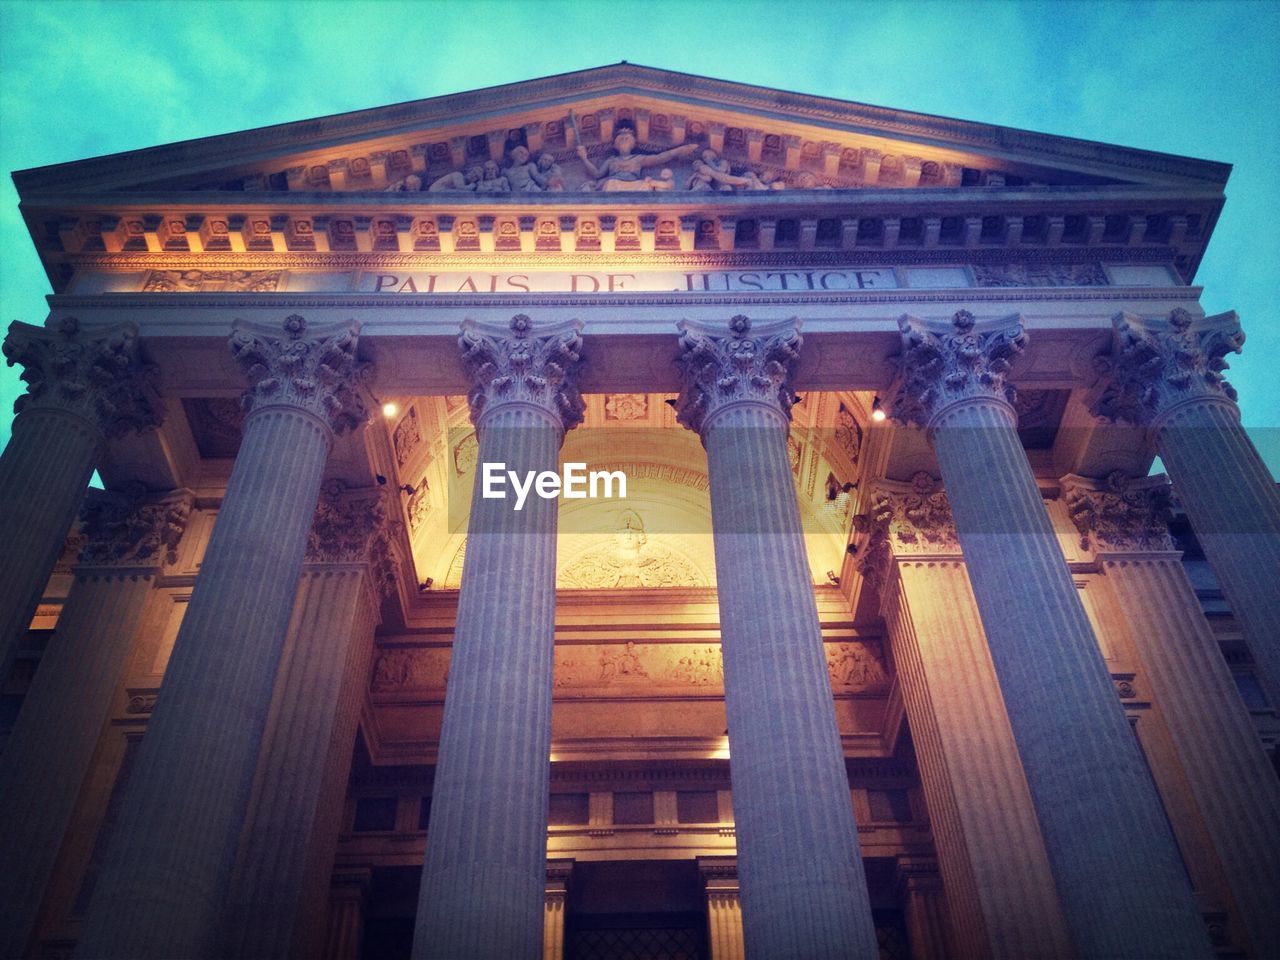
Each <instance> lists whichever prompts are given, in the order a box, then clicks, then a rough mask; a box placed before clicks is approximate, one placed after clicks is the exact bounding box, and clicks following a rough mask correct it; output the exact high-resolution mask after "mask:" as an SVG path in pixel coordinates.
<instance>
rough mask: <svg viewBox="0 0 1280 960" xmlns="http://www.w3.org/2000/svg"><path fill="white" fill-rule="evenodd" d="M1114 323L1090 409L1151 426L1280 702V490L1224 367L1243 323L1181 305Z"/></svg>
mask: <svg viewBox="0 0 1280 960" xmlns="http://www.w3.org/2000/svg"><path fill="white" fill-rule="evenodd" d="M1112 326H1113V330H1114V337H1113V343H1112V348H1111V354H1110V355H1109V356H1107V357H1100V358H1099V365H1100V366H1101V367H1102V368H1103V370H1104V377H1103V379H1102V381H1101V384H1100V387H1101V389H1100V391H1099V392H1098V393H1097V395H1096V397H1095V402H1094V404H1093V412H1094V413H1095V414H1097V415H1099V416H1101V417H1103V418H1105V419H1108V420H1112V421H1121V422H1125V423H1129V424H1132V425H1135V427H1140V428H1149V430H1150V433H1151V434H1152V435H1153V436H1154V440H1155V445H1156V449H1157V451H1158V452H1159V454H1160V458H1161V459H1162V460H1163V461H1164V464H1165V467H1166V469H1167V470H1168V471H1169V476H1170V477H1171V478H1172V479H1173V483H1174V487H1175V488H1176V490H1177V492H1178V497H1179V499H1181V501H1182V503H1183V505H1184V506H1185V507H1186V511H1187V517H1188V518H1189V519H1190V521H1191V526H1192V528H1193V529H1194V530H1195V532H1196V536H1197V537H1198V538H1199V540H1200V544H1201V546H1202V547H1203V548H1204V552H1205V556H1206V557H1207V558H1208V560H1209V564H1210V565H1211V566H1212V567H1213V571H1214V573H1215V574H1216V575H1217V577H1218V581H1219V583H1221V585H1222V591H1223V593H1224V594H1225V595H1226V598H1227V602H1228V603H1229V604H1230V605H1231V611H1232V613H1234V614H1235V616H1236V618H1237V619H1238V620H1239V621H1240V624H1241V626H1242V627H1243V628H1244V633H1245V638H1246V639H1247V640H1248V643H1249V649H1250V651H1251V652H1252V654H1253V659H1254V662H1255V663H1256V664H1257V669H1258V674H1259V678H1260V679H1261V681H1262V684H1263V686H1264V687H1265V688H1266V689H1267V692H1268V694H1269V696H1270V700H1271V703H1272V704H1276V705H1280V590H1277V589H1276V584H1277V583H1280V490H1277V488H1276V483H1275V479H1274V478H1273V477H1272V476H1271V473H1270V471H1269V470H1268V469H1267V466H1266V464H1265V463H1263V462H1262V458H1261V457H1260V456H1258V451H1257V450H1255V449H1254V447H1253V444H1252V443H1250V441H1249V437H1248V436H1247V435H1246V433H1245V432H1244V428H1243V427H1241V425H1240V412H1239V410H1238V408H1237V407H1236V405H1235V399H1236V392H1235V390H1234V389H1233V388H1232V386H1231V385H1230V384H1229V383H1227V381H1226V379H1225V377H1224V376H1223V373H1222V371H1223V370H1225V369H1226V368H1227V363H1226V359H1225V358H1226V356H1227V355H1228V354H1230V353H1239V352H1240V350H1241V348H1242V347H1243V345H1244V333H1243V332H1242V331H1241V329H1240V320H1239V318H1238V317H1237V316H1236V314H1235V313H1234V312H1228V313H1223V314H1219V315H1217V316H1213V317H1202V318H1195V317H1193V316H1192V315H1191V314H1190V313H1188V312H1187V311H1186V310H1182V309H1178V310H1174V311H1173V312H1172V313H1171V314H1169V316H1168V318H1167V319H1166V318H1161V319H1148V318H1144V317H1138V316H1134V315H1132V314H1126V313H1121V314H1117V315H1116V316H1115V317H1113V318H1112ZM1135 432H1137V431H1135ZM1138 442H1140V441H1138Z"/></svg>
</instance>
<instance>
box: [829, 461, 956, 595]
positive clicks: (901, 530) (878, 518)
mask: <svg viewBox="0 0 1280 960" xmlns="http://www.w3.org/2000/svg"><path fill="white" fill-rule="evenodd" d="M853 523H854V529H855V530H857V532H858V533H860V534H863V535H865V536H866V538H867V539H866V543H865V545H864V546H863V548H862V551H861V553H862V556H861V558H860V559H859V561H858V570H859V572H860V573H861V574H862V575H863V577H865V578H866V580H867V581H868V582H869V583H871V584H872V585H873V586H875V587H876V588H877V589H881V588H883V586H884V585H885V584H886V583H887V582H888V579H889V577H888V574H889V569H890V566H891V564H892V563H893V561H894V560H895V559H899V558H911V557H932V556H946V557H950V558H958V557H959V556H960V539H959V537H958V536H957V535H956V524H955V519H954V518H953V517H952V515H951V504H950V502H949V501H948V499H947V494H946V491H945V490H943V489H942V481H941V480H939V479H937V478H936V477H933V476H931V475H930V474H928V473H925V472H924V471H923V470H922V471H920V472H918V473H916V474H914V475H913V476H912V478H911V482H910V483H909V484H906V483H897V482H894V481H890V480H880V481H877V483H876V485H875V487H874V488H873V489H872V491H871V504H870V507H869V508H868V509H867V511H866V512H865V513H860V514H857V515H856V516H855V517H854V518H853Z"/></svg>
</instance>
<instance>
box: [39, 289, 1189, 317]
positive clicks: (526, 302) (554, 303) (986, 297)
mask: <svg viewBox="0 0 1280 960" xmlns="http://www.w3.org/2000/svg"><path fill="white" fill-rule="evenodd" d="M1200 291H1201V288H1200V287H965V288H959V289H951V290H923V289H917V288H908V289H905V290H882V291H876V292H872V291H856V292H843V293H817V292H814V293H812V294H806V296H805V298H804V301H803V302H804V303H805V304H809V305H817V304H822V305H833V304H845V303H847V304H860V305H865V304H876V303H888V304H903V303H946V304H953V303H955V302H957V301H959V300H963V301H965V302H973V303H1025V302H1027V301H1035V302H1046V303H1050V302H1068V301H1070V302H1081V301H1100V302H1115V301H1119V300H1124V301H1154V302H1164V301H1168V300H1185V301H1188V302H1190V303H1195V302H1196V301H1197V300H1198V299H1199V296H1200ZM48 299H49V306H50V308H51V309H52V310H53V311H54V312H58V311H63V310H73V309H88V308H103V309H147V308H157V309H172V308H174V307H181V308H183V309H187V308H191V307H199V308H212V309H221V310H227V311H232V312H234V311H236V310H245V309H252V308H256V307H261V308H266V309H271V310H281V309H288V308H291V307H298V308H325V307H332V308H335V309H339V310H356V309H359V310H370V309H371V310H379V309H393V310H397V311H403V310H405V309H410V310H416V309H428V308H432V307H440V308H469V309H472V310H474V309H476V308H477V307H485V308H489V307H493V308H502V309H508V308H516V309H519V308H521V307H530V308H536V309H543V308H546V307H573V308H583V309H592V308H600V307H626V308H634V307H679V308H682V309H686V310H687V309H689V308H702V307H707V306H724V307H732V308H737V307H741V306H744V305H759V306H779V307H786V308H789V309H790V310H791V312H793V313H794V312H795V309H796V306H797V299H796V296H795V294H794V293H785V292H781V293H777V294H754V295H746V294H729V295H724V296H721V295H716V294H706V293H686V294H651V293H614V294H584V295H576V296H575V295H573V294H504V293H492V294H484V295H483V296H482V297H477V296H475V295H458V296H451V295H446V294H433V295H430V296H414V295H412V294H383V295H380V296H370V295H368V294H339V295H335V294H301V293H297V294H290V293H280V294H270V295H267V296H262V295H246V294H237V293H229V294H223V295H218V296H214V295H205V294H192V293H170V294H163V293H161V294H155V293H152V294H141V293H136V294H134V293H113V294H97V295H93V296H75V295H71V294H61V295H54V296H50V297H49V298H48ZM367 319H369V320H376V318H375V317H369V318H367ZM88 322H89V321H88V320H86V325H87V324H88Z"/></svg>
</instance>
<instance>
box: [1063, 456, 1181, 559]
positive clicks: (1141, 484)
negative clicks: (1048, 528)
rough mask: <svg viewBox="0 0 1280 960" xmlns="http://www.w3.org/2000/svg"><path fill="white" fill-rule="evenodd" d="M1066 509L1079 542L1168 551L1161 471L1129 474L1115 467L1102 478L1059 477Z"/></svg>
mask: <svg viewBox="0 0 1280 960" xmlns="http://www.w3.org/2000/svg"><path fill="white" fill-rule="evenodd" d="M1062 497H1063V500H1064V501H1065V502H1066V505H1067V514H1068V515H1069V516H1070V517H1071V522H1072V523H1074V524H1075V526H1076V529H1077V530H1078V531H1079V532H1080V548H1081V549H1082V550H1089V549H1092V550H1094V551H1096V552H1098V553H1123V552H1141V553H1146V552H1167V551H1170V550H1174V549H1176V547H1175V546H1174V543H1173V538H1172V537H1170V536H1169V521H1170V520H1171V519H1172V517H1173V509H1172V501H1173V495H1172V490H1171V488H1170V486H1169V483H1168V481H1167V480H1165V478H1164V477H1143V478H1130V477H1128V476H1126V475H1125V474H1124V473H1122V472H1120V471H1119V470H1117V471H1114V472H1113V473H1111V474H1109V475H1108V476H1107V477H1106V479H1105V480H1101V481H1098V480H1089V479H1086V478H1085V477H1077V476H1067V477H1063V479H1062Z"/></svg>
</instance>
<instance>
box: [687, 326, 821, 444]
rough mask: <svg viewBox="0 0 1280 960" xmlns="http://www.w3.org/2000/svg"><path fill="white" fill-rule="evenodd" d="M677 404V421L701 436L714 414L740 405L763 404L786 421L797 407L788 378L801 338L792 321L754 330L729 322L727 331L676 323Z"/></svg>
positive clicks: (798, 355) (796, 358)
mask: <svg viewBox="0 0 1280 960" xmlns="http://www.w3.org/2000/svg"><path fill="white" fill-rule="evenodd" d="M679 329H680V352H679V354H677V356H676V365H677V366H678V367H679V368H680V398H679V400H677V401H676V418H677V419H678V420H679V421H680V423H682V424H683V425H684V426H686V427H688V428H689V429H690V430H692V431H694V432H695V433H698V434H701V433H702V431H703V429H704V428H705V427H706V426H707V423H708V422H709V421H710V420H711V419H712V418H713V417H714V416H715V414H716V413H717V412H719V411H720V410H723V409H725V408H726V407H729V406H731V405H737V404H740V403H758V404H764V405H766V406H768V407H770V408H771V409H773V410H775V411H776V412H778V413H779V414H781V416H782V417H783V419H784V420H790V419H791V408H792V407H793V406H794V405H795V403H796V395H795V392H794V391H793V390H792V389H791V374H792V371H793V369H794V367H795V363H796V361H797V360H798V359H799V358H800V348H801V346H802V345H803V344H804V338H803V337H802V336H801V335H800V321H799V320H798V319H796V318H792V319H789V320H784V321H780V322H779V321H774V322H772V323H765V324H760V325H758V326H757V327H756V328H755V329H754V331H753V328H752V323H751V321H750V320H748V319H747V318H746V317H744V316H742V315H740V314H739V315H738V316H736V317H733V318H732V319H730V321H729V324H728V329H727V330H722V328H718V327H716V328H713V327H711V326H710V325H707V324H701V323H694V322H692V321H688V320H682V321H681V322H680V326H679Z"/></svg>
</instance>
